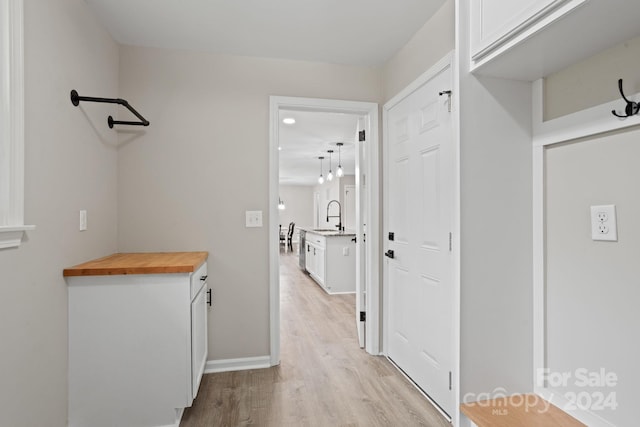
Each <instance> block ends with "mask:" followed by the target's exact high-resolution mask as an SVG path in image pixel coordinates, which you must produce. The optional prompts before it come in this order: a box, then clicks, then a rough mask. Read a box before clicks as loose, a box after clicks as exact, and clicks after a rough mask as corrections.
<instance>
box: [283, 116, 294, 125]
mask: <svg viewBox="0 0 640 427" xmlns="http://www.w3.org/2000/svg"><path fill="white" fill-rule="evenodd" d="M295 122H296V119H294V118H293V117H286V118H284V119H282V123H284V124H285V125H292V124H294V123H295Z"/></svg>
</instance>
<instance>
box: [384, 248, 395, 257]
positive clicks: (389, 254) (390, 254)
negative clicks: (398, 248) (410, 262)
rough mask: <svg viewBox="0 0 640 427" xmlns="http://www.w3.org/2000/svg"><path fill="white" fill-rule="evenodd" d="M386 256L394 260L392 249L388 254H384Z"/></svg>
mask: <svg viewBox="0 0 640 427" xmlns="http://www.w3.org/2000/svg"><path fill="white" fill-rule="evenodd" d="M384 256H386V257H389V258H391V259H393V258H394V257H393V251H392V250H391V249H389V250H388V251H387V252H385V253H384Z"/></svg>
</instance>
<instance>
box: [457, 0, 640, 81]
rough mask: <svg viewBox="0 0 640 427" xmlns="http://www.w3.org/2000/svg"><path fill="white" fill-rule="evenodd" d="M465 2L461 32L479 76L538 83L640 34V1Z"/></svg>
mask: <svg viewBox="0 0 640 427" xmlns="http://www.w3.org/2000/svg"><path fill="white" fill-rule="evenodd" d="M459 5H460V7H459V16H460V19H461V21H460V23H459V25H458V28H459V29H460V34H459V35H460V37H461V39H468V49H469V50H468V51H466V49H467V45H466V43H463V45H462V48H463V49H464V50H465V51H464V55H465V56H466V57H467V58H468V60H469V67H470V71H472V72H474V73H475V74H479V75H486V76H492V77H500V78H506V79H511V80H523V81H534V80H537V79H539V78H543V77H546V76H548V75H550V74H552V73H554V72H556V71H559V70H561V69H563V68H565V67H567V66H568V65H570V64H574V63H576V62H578V61H580V60H583V59H585V58H588V57H590V56H592V55H594V54H596V53H598V52H600V51H602V50H604V49H606V48H608V47H611V46H614V45H616V44H618V43H622V42H624V41H627V40H629V39H631V38H633V37H636V36H637V34H638V23H637V17H638V16H640V2H638V1H629V0H598V1H588V0H509V1H504V0H461V1H460V2H459ZM467 19H468V25H467ZM465 59H466V58H465ZM614 84H615V82H614Z"/></svg>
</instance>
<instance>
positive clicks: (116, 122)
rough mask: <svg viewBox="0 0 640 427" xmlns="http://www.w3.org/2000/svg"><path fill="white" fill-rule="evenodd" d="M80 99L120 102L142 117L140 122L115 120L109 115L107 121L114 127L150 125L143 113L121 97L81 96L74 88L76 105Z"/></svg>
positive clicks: (73, 102)
mask: <svg viewBox="0 0 640 427" xmlns="http://www.w3.org/2000/svg"><path fill="white" fill-rule="evenodd" d="M80 101H88V102H103V103H107V104H119V105H123V106H125V107H127V110H129V111H131V112H132V113H133V114H134V115H135V116H136V117H137V118H139V119H140V121H139V122H131V121H126V120H125V121H123V120H113V117H111V116H109V118H107V123H108V124H109V127H110V128H113V125H131V126H149V121H148V120H147V119H145V118H144V117H142V114H140V113H138V112H137V111H136V110H135V108H133V107H132V106H131V105H129V103H128V102H127V101H126V100H125V99H120V98H96V97H93V96H80V95H78V92H76V91H75V89H74V90H72V91H71V103H72V104H73V105H75V106H76V107H77V106H78V104H80Z"/></svg>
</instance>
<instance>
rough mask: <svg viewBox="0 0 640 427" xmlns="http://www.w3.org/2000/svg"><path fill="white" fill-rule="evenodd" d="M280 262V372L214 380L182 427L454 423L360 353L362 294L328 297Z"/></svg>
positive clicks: (389, 369) (287, 257)
mask: <svg viewBox="0 0 640 427" xmlns="http://www.w3.org/2000/svg"><path fill="white" fill-rule="evenodd" d="M297 262H298V258H297V256H296V254H295V252H293V253H282V252H281V256H280V287H281V294H280V300H281V328H282V330H281V337H282V338H281V339H282V343H281V353H282V354H281V355H282V361H281V364H280V366H276V367H273V368H269V369H260V370H249V371H239V372H225V373H218V374H208V375H205V376H204V377H203V379H202V384H201V386H200V391H199V394H198V397H197V398H196V400H195V401H194V403H193V406H192V407H191V408H187V410H186V411H185V413H184V416H183V418H182V422H181V424H180V426H181V427H205V426H207V427H214V426H215V427H218V426H229V427H232V426H247V425H254V426H273V427H276V426H278V427H280V426H291V427H293V426H319V427H320V426H322V427H324V426H327V427H329V426H345V427H346V426H349V427H356V426H362V427H364V426H367V427H368V426H429V427H441V426H442V427H444V426H449V425H450V424H449V423H448V422H447V421H446V420H445V419H444V418H443V417H442V416H441V415H440V414H439V413H438V412H437V411H436V410H435V409H434V408H433V407H432V406H431V405H430V404H429V402H428V401H427V400H426V399H425V398H424V397H423V396H422V395H421V394H420V393H419V392H418V391H417V390H416V389H415V388H414V387H413V386H412V385H411V384H409V383H408V382H407V381H406V380H405V379H404V378H403V377H402V375H401V374H400V373H399V372H398V371H397V370H396V369H395V368H394V367H393V366H392V365H391V364H390V363H389V362H388V361H387V360H386V359H385V358H383V357H374V356H370V355H368V354H367V353H366V352H365V351H364V350H362V349H360V348H359V347H358V343H357V339H356V330H355V320H354V312H355V295H353V294H349V295H334V296H329V295H327V294H326V293H325V292H324V291H323V290H322V289H320V287H319V286H318V285H317V284H316V283H315V282H314V281H313V280H311V279H310V278H309V277H308V276H307V275H306V274H304V273H303V272H302V271H301V270H300V268H299V267H298V266H297Z"/></svg>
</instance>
